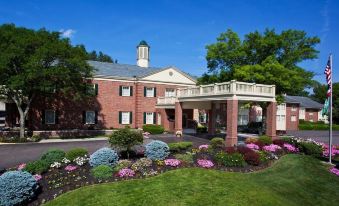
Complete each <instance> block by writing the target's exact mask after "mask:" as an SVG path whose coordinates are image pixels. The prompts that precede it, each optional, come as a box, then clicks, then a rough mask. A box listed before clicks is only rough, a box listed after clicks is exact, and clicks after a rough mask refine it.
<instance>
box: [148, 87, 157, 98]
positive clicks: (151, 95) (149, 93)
mask: <svg viewBox="0 0 339 206" xmlns="http://www.w3.org/2000/svg"><path fill="white" fill-rule="evenodd" d="M154 96H155V95H154V87H146V97H154Z"/></svg>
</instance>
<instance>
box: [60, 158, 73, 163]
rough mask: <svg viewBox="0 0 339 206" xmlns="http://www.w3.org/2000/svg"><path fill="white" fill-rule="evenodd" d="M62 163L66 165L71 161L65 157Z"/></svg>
mask: <svg viewBox="0 0 339 206" xmlns="http://www.w3.org/2000/svg"><path fill="white" fill-rule="evenodd" d="M61 162H62V163H65V164H68V163H70V162H71V160H69V159H67V158H66V157H65V158H63V159H62V160H61Z"/></svg>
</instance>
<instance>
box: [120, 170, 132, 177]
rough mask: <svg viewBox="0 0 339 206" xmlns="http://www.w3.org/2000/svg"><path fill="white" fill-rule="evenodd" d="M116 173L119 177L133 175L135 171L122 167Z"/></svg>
mask: <svg viewBox="0 0 339 206" xmlns="http://www.w3.org/2000/svg"><path fill="white" fill-rule="evenodd" d="M118 175H119V177H133V176H134V175H135V172H134V171H133V170H131V169H128V168H124V169H121V170H119V172H118Z"/></svg>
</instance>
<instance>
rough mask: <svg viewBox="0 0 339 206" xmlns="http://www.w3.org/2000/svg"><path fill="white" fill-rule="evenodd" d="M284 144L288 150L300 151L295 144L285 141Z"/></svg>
mask: <svg viewBox="0 0 339 206" xmlns="http://www.w3.org/2000/svg"><path fill="white" fill-rule="evenodd" d="M283 146H284V148H285V149H286V150H287V151H288V152H299V150H298V148H296V147H295V146H293V145H291V144H287V143H285V144H284V145H283Z"/></svg>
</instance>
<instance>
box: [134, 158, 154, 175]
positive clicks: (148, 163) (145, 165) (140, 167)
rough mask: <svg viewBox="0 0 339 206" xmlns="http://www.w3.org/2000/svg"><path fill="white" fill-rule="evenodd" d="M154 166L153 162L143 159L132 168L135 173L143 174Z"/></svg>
mask: <svg viewBox="0 0 339 206" xmlns="http://www.w3.org/2000/svg"><path fill="white" fill-rule="evenodd" d="M150 166H152V160H150V159H147V158H141V159H139V160H137V161H136V162H134V163H133V164H132V166H131V168H132V169H133V170H134V171H139V172H142V171H144V170H147V168H148V167H150Z"/></svg>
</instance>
